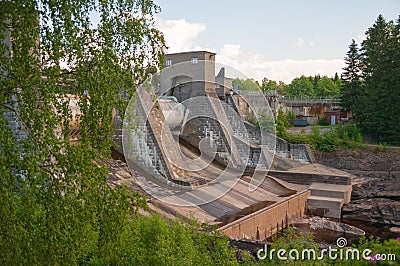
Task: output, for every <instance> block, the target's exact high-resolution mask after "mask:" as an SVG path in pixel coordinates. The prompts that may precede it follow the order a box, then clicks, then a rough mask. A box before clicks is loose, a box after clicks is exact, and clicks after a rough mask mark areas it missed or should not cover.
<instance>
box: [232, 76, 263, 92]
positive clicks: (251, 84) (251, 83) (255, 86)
mask: <svg viewBox="0 0 400 266" xmlns="http://www.w3.org/2000/svg"><path fill="white" fill-rule="evenodd" d="M232 85H233V86H239V89H240V90H245V91H254V90H261V86H260V84H259V83H258V81H256V80H254V79H246V80H243V79H240V78H235V79H234V80H232Z"/></svg>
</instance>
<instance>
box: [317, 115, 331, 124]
mask: <svg viewBox="0 0 400 266" xmlns="http://www.w3.org/2000/svg"><path fill="white" fill-rule="evenodd" d="M318 125H320V126H328V125H329V123H328V120H326V116H323V117H322V118H321V120H319V121H318Z"/></svg>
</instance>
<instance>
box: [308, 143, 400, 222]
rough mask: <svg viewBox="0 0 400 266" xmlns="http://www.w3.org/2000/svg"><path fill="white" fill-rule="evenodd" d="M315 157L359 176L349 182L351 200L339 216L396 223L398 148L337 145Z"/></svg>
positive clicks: (398, 207) (399, 181)
mask: <svg viewBox="0 0 400 266" xmlns="http://www.w3.org/2000/svg"><path fill="white" fill-rule="evenodd" d="M315 159H316V161H317V162H318V163H320V164H325V165H327V166H331V167H335V168H338V169H341V170H344V171H347V172H350V173H352V174H354V175H356V176H358V178H359V180H363V182H362V183H356V184H354V185H353V191H352V196H351V202H350V203H348V204H345V205H344V207H343V210H342V214H343V218H347V219H354V220H360V221H367V222H370V223H377V224H385V225H394V226H399V225H400V148H399V149H397V148H388V149H387V150H386V151H377V149H376V148H369V149H355V150H350V149H338V150H337V151H335V152H330V153H328V152H316V154H315Z"/></svg>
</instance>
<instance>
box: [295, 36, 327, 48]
mask: <svg viewBox="0 0 400 266" xmlns="http://www.w3.org/2000/svg"><path fill="white" fill-rule="evenodd" d="M320 43H321V40H320V38H319V37H318V36H317V37H314V38H313V39H310V40H305V39H304V38H303V37H299V38H298V39H297V41H296V42H294V43H292V47H301V46H306V45H307V46H311V47H313V46H317V45H319V44H320Z"/></svg>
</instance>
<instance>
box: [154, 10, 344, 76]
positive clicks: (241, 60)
mask: <svg viewBox="0 0 400 266" xmlns="http://www.w3.org/2000/svg"><path fill="white" fill-rule="evenodd" d="M156 26H157V28H158V29H160V30H161V31H162V32H163V33H164V36H165V40H166V43H167V46H168V47H169V49H168V51H167V52H168V53H175V52H184V51H195V50H201V51H204V50H206V51H210V52H214V53H217V56H216V61H217V62H219V63H222V64H225V65H227V66H229V67H232V68H234V69H236V70H239V71H240V72H242V73H244V74H245V75H246V76H247V77H249V78H254V79H256V80H258V81H261V80H262V79H263V78H264V77H267V78H268V79H272V80H277V81H279V80H281V81H283V82H285V83H290V82H291V81H292V80H293V79H294V78H296V77H299V76H301V75H306V76H309V75H315V74H320V75H328V76H333V75H334V74H335V73H336V72H338V73H341V72H342V67H343V66H344V62H343V60H342V59H333V60H327V59H310V60H291V59H286V60H281V61H266V60H263V59H262V56H261V55H258V54H247V53H243V52H242V51H241V49H240V45H239V44H232V43H230V44H224V45H223V47H222V48H221V49H216V48H212V47H210V48H206V47H201V46H199V45H196V44H195V39H196V38H197V37H198V36H199V34H201V33H202V32H204V31H205V30H206V26H205V24H202V23H191V22H188V21H186V20H185V19H179V20H162V19H160V18H156ZM318 44H320V39H319V37H315V38H313V39H311V40H305V39H304V38H303V37H299V39H298V40H297V42H296V43H295V44H294V45H295V46H304V45H308V46H316V45H318ZM216 71H217V72H218V71H219V69H217V70H216ZM236 73H237V72H236ZM227 75H228V76H229V71H227ZM235 75H236V74H235ZM235 77H236V76H234V77H233V78H235ZM242 77H243V76H242Z"/></svg>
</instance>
